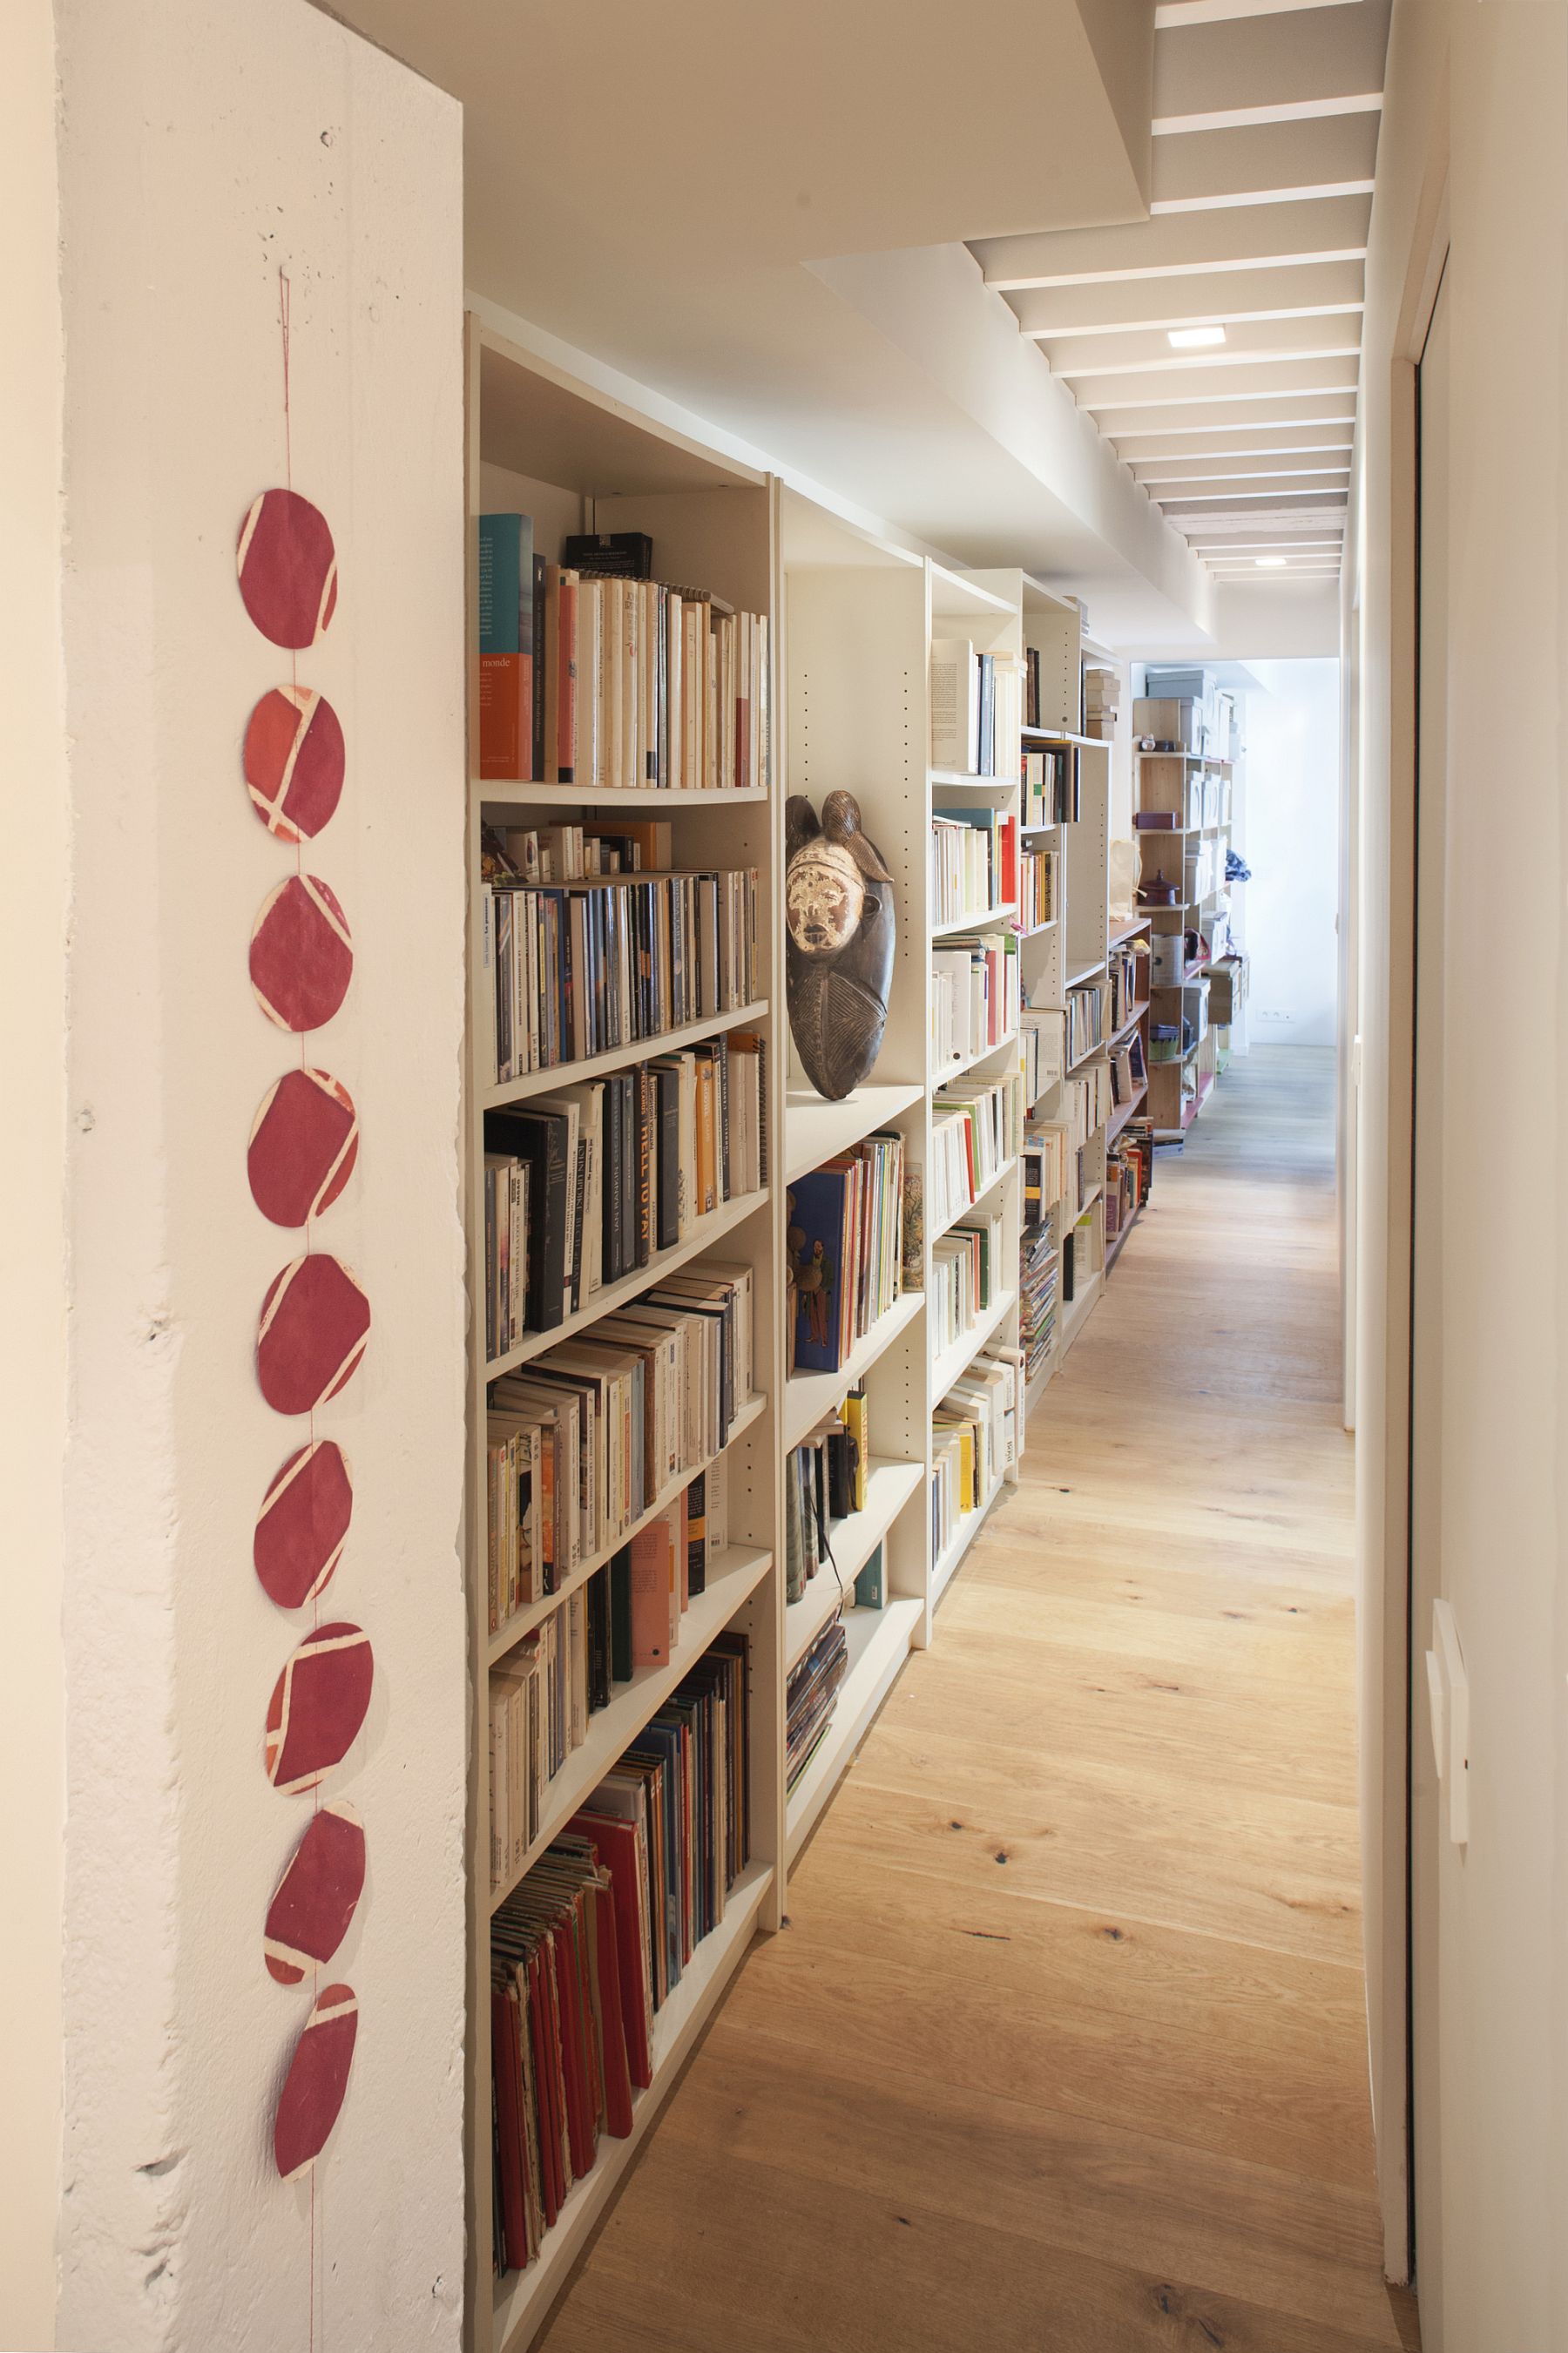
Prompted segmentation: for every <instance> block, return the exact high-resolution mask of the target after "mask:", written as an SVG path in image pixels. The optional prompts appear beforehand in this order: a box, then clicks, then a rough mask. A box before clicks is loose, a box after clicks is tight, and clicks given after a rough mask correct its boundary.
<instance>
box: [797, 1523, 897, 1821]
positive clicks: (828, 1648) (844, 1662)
mask: <svg viewBox="0 0 1568 2353" xmlns="http://www.w3.org/2000/svg"><path fill="white" fill-rule="evenodd" d="M878 1549H879V1552H880V1546H879V1547H878ZM848 1665H849V1638H848V1636H847V1633H846V1632H845V1630H844V1620H843V1619H842V1618H840V1617H837V1616H836V1617H833V1618H830V1619H829V1620H828V1621H827V1623H826V1626H825V1627H824V1628H823V1629H822V1631H821V1633H820V1634H818V1635H817V1636H816V1638H815V1640H814V1641H813V1642H812V1644H811V1647H810V1648H809V1650H807V1651H805V1654H804V1656H803V1657H801V1658H799V1659H797V1660H796V1662H795V1665H794V1666H793V1667H792V1668H791V1669H790V1671H789V1678H788V1681H787V1682H786V1683H785V1685H784V1793H785V1795H786V1796H791V1795H793V1794H794V1791H795V1785H796V1783H797V1782H798V1781H799V1779H800V1778H801V1776H802V1774H803V1773H804V1772H805V1768H806V1767H807V1766H808V1765H809V1764H810V1762H811V1760H812V1758H813V1757H815V1755H816V1751H817V1750H818V1749H819V1748H820V1747H821V1746H822V1743H823V1741H824V1740H825V1738H826V1735H827V1727H828V1725H830V1724H831V1723H832V1721H833V1711H834V1708H835V1706H836V1705H837V1700H838V1687H839V1685H840V1683H842V1682H843V1681H844V1677H845V1674H846V1672H847V1669H848Z"/></svg>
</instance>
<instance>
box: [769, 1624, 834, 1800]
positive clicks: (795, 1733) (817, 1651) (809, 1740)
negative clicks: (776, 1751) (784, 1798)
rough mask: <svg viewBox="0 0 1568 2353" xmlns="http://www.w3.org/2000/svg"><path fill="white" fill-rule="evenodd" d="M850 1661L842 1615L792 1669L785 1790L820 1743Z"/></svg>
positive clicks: (787, 1688) (792, 1785)
mask: <svg viewBox="0 0 1568 2353" xmlns="http://www.w3.org/2000/svg"><path fill="white" fill-rule="evenodd" d="M848 1664H849V1639H848V1636H847V1634H846V1633H845V1631H844V1620H842V1618H833V1619H830V1620H828V1623H827V1624H826V1626H825V1627H824V1628H823V1630H822V1631H821V1633H820V1634H818V1635H817V1637H816V1641H814V1642H813V1643H812V1645H811V1648H810V1649H809V1650H808V1651H806V1652H805V1656H804V1657H803V1658H801V1659H799V1660H798V1661H797V1662H796V1663H795V1665H794V1666H793V1667H792V1668H791V1669H790V1672H789V1681H788V1683H787V1684H786V1686H785V1693H784V1698H785V1723H786V1731H785V1741H784V1790H785V1794H786V1795H788V1794H789V1793H790V1792H791V1791H793V1790H794V1788H795V1784H796V1782H797V1781H798V1780H799V1779H800V1777H801V1775H802V1774H803V1773H804V1772H805V1768H806V1767H807V1766H808V1765H809V1764H810V1762H811V1760H812V1757H814V1756H815V1755H816V1751H817V1749H818V1748H819V1747H820V1746H821V1745H822V1741H823V1737H824V1736H825V1735H826V1731H827V1727H828V1725H830V1724H831V1723H832V1721H833V1711H834V1708H835V1706H836V1705H837V1699H838V1686H839V1684H840V1683H842V1682H843V1681H844V1675H845V1670H846V1669H847V1666H848Z"/></svg>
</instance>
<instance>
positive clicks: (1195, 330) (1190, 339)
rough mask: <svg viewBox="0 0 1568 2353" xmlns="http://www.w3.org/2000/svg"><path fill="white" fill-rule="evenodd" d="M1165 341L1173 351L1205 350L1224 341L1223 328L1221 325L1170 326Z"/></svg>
mask: <svg viewBox="0 0 1568 2353" xmlns="http://www.w3.org/2000/svg"><path fill="white" fill-rule="evenodd" d="M1166 341H1167V342H1168V343H1169V344H1170V346H1171V349H1172V350H1173V352H1202V351H1207V350H1209V349H1210V348H1211V346H1212V345H1214V344H1215V343H1224V341H1225V329H1224V328H1223V327H1171V328H1168V329H1167V331H1166Z"/></svg>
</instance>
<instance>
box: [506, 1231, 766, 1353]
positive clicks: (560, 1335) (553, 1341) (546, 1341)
mask: <svg viewBox="0 0 1568 2353" xmlns="http://www.w3.org/2000/svg"><path fill="white" fill-rule="evenodd" d="M767 1202H768V1190H767V1187H765V1186H764V1187H763V1188H762V1190H761V1191H760V1192H756V1193H742V1194H741V1195H740V1196H739V1198H737V1199H735V1200H733V1201H725V1202H723V1203H722V1204H721V1207H720V1208H717V1209H713V1210H710V1212H709V1214H708V1216H707V1217H705V1218H698V1219H694V1220H693V1223H692V1227H691V1230H690V1232H689V1234H688V1235H687V1237H686V1239H685V1240H684V1241H680V1242H677V1244H676V1245H675V1248H674V1249H673V1250H655V1251H654V1252H653V1253H652V1255H651V1256H650V1257H649V1259H648V1262H647V1265H646V1266H639V1267H638V1268H637V1271H636V1272H635V1273H634V1274H627V1275H623V1276H622V1277H621V1279H620V1281H619V1282H606V1283H605V1285H604V1287H603V1289H602V1290H599V1291H595V1292H594V1293H591V1294H590V1297H589V1299H588V1303H587V1305H586V1306H584V1307H579V1308H577V1309H576V1310H575V1312H574V1314H570V1315H568V1316H566V1317H565V1318H564V1320H563V1322H562V1323H560V1324H556V1325H555V1327H554V1329H553V1330H552V1331H550V1332H531V1333H529V1335H528V1336H527V1338H526V1339H524V1340H523V1341H522V1342H521V1345H519V1346H518V1347H515V1348H509V1349H508V1351H507V1353H506V1355H505V1356H492V1357H491V1358H490V1359H489V1362H488V1364H487V1365H486V1366H485V1378H486V1380H488V1381H498V1380H500V1377H501V1376H502V1374H503V1373H511V1372H515V1371H516V1370H517V1367H518V1366H519V1365H526V1364H528V1363H530V1362H531V1359H532V1358H533V1357H535V1356H542V1355H543V1354H544V1352H545V1350H546V1349H547V1348H553V1347H554V1346H555V1345H557V1343H558V1342H560V1341H562V1340H570V1339H571V1338H572V1337H573V1336H574V1334H576V1333H579V1332H583V1331H585V1330H586V1329H587V1327H588V1325H589V1324H596V1323H597V1322H598V1321H599V1319H600V1317H601V1316H603V1315H613V1314H615V1312H616V1308H617V1307H624V1306H625V1305H626V1303H627V1302H628V1301H629V1300H633V1299H637V1298H639V1297H640V1296H641V1294H642V1293H644V1292H645V1291H649V1290H651V1289H652V1288H653V1287H654V1285H655V1284H656V1283H657V1282H659V1281H660V1279H661V1278H662V1277H663V1276H665V1275H667V1274H673V1272H674V1271H675V1269H676V1268H677V1267H678V1266H684V1265H685V1264H686V1262H687V1261H688V1260H689V1259H693V1258H700V1256H701V1254H702V1252H703V1251H704V1250H710V1249H711V1248H712V1246H713V1244H714V1243H715V1242H716V1241H720V1240H722V1238H723V1237H724V1235H726V1234H728V1233H732V1232H733V1231H734V1229H735V1228H736V1227H737V1226H740V1225H744V1223H745V1221H746V1219H748V1218H751V1217H754V1216H755V1215H756V1213H757V1211H758V1210H759V1209H762V1208H766V1206H767Z"/></svg>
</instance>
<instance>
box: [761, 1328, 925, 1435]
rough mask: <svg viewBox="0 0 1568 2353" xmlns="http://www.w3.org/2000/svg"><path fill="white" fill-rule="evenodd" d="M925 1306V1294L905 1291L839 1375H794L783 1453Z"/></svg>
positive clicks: (787, 1391) (788, 1385)
mask: <svg viewBox="0 0 1568 2353" xmlns="http://www.w3.org/2000/svg"><path fill="white" fill-rule="evenodd" d="M925 1303H926V1301H925V1293H924V1292H923V1291H906V1292H904V1293H902V1294H901V1295H900V1297H899V1298H898V1299H896V1300H895V1301H894V1302H893V1304H892V1305H891V1307H889V1309H888V1311H887V1313H886V1314H884V1315H879V1316H878V1318H877V1321H876V1322H875V1323H874V1324H872V1326H871V1328H870V1330H869V1331H868V1332H867V1333H864V1334H862V1335H861V1337H860V1338H859V1339H858V1340H857V1342H856V1343H855V1345H854V1346H853V1348H851V1349H850V1351H849V1354H848V1355H847V1356H846V1358H845V1359H844V1362H843V1363H842V1364H841V1365H840V1366H839V1367H838V1369H837V1372H834V1373H792V1374H791V1375H790V1377H789V1378H788V1380H786V1381H785V1383H784V1415H783V1420H784V1429H783V1431H782V1432H781V1434H780V1438H779V1448H780V1451H781V1452H782V1453H784V1454H787V1453H788V1452H789V1451H790V1448H791V1447H792V1446H798V1445H799V1444H800V1441H801V1440H802V1439H803V1438H804V1437H805V1435H806V1433H807V1432H808V1431H809V1430H812V1429H813V1428H815V1426H816V1423H817V1422H819V1421H820V1420H821V1419H822V1417H823V1415H824V1414H825V1413H831V1412H832V1410H833V1409H834V1407H835V1406H836V1405H837V1404H839V1403H840V1402H841V1401H842V1399H843V1398H846V1397H847V1395H848V1393H849V1391H850V1390H851V1389H852V1388H854V1387H855V1384H856V1382H857V1381H858V1380H859V1379H860V1378H861V1377H862V1375H863V1374H865V1373H868V1372H869V1370H870V1368H871V1366H873V1365H874V1364H875V1363H876V1361H877V1359H878V1357H879V1356H881V1355H882V1353H883V1351H884V1350H885V1349H887V1348H890V1347H891V1346H892V1344H893V1342H894V1341H895V1340H896V1339H897V1338H898V1336H899V1335H900V1332H905V1331H907V1330H908V1329H909V1327H910V1324H912V1323H913V1322H914V1320H915V1317H916V1316H917V1315H918V1314H920V1313H921V1309H922V1308H923V1307H924V1305H925Z"/></svg>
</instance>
